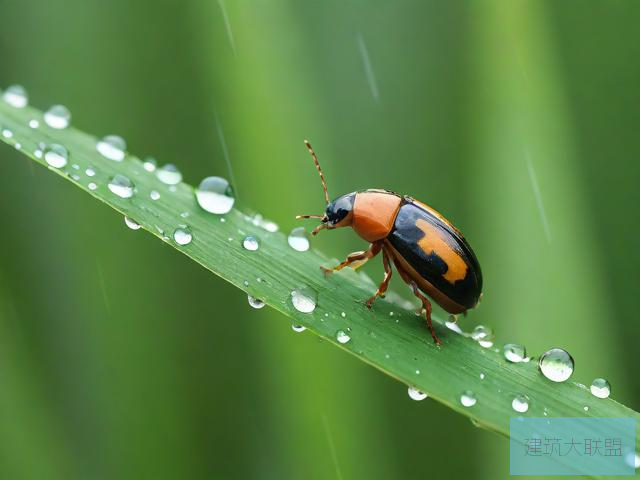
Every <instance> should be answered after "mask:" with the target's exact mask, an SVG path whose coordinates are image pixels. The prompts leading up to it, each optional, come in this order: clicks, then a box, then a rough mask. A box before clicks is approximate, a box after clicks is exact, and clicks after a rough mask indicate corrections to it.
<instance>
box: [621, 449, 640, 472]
mask: <svg viewBox="0 0 640 480" xmlns="http://www.w3.org/2000/svg"><path fill="white" fill-rule="evenodd" d="M624 461H625V462H626V463H627V465H629V466H630V467H633V468H635V469H636V470H638V469H639V468H640V453H639V452H633V451H632V452H628V453H627V454H626V455H625V456H624Z"/></svg>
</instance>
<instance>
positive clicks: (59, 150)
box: [43, 143, 69, 168]
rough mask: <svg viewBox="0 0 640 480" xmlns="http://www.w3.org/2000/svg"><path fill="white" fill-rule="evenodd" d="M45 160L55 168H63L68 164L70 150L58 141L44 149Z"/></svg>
mask: <svg viewBox="0 0 640 480" xmlns="http://www.w3.org/2000/svg"><path fill="white" fill-rule="evenodd" d="M43 155H44V161H45V162H47V165H49V166H50V167H54V168H62V167H64V166H65V165H66V164H67V160H68V159H69V152H68V151H67V149H66V148H65V147H63V146H62V145H59V144H57V143H52V144H50V145H47V146H46V147H45V148H44V150H43Z"/></svg>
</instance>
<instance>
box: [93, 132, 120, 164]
mask: <svg viewBox="0 0 640 480" xmlns="http://www.w3.org/2000/svg"><path fill="white" fill-rule="evenodd" d="M126 149H127V143H126V142H125V141H124V138H122V137H119V136H117V135H107V136H106V137H104V138H103V139H102V140H99V141H98V143H96V150H97V151H98V153H99V154H100V155H102V156H103V157H105V158H108V159H109V160H115V161H116V162H121V161H122V160H124V156H125V150H126Z"/></svg>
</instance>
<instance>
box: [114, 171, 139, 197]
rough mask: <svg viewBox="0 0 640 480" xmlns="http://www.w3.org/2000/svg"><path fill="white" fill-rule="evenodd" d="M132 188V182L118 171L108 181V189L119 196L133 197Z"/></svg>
mask: <svg viewBox="0 0 640 480" xmlns="http://www.w3.org/2000/svg"><path fill="white" fill-rule="evenodd" d="M133 189H134V185H133V182H132V181H131V180H129V179H128V178H127V177H125V176H124V175H121V174H119V173H118V174H116V175H114V176H113V177H112V178H111V180H110V181H109V190H111V193H113V194H115V195H117V196H118V197H120V198H131V197H133Z"/></svg>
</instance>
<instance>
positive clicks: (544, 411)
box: [542, 407, 549, 417]
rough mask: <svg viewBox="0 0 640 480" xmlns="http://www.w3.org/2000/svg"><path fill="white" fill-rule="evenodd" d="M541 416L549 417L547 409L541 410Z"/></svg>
mask: <svg viewBox="0 0 640 480" xmlns="http://www.w3.org/2000/svg"><path fill="white" fill-rule="evenodd" d="M542 414H543V415H544V416H545V417H547V416H549V410H548V409H547V407H545V408H544V409H543V410H542Z"/></svg>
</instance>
